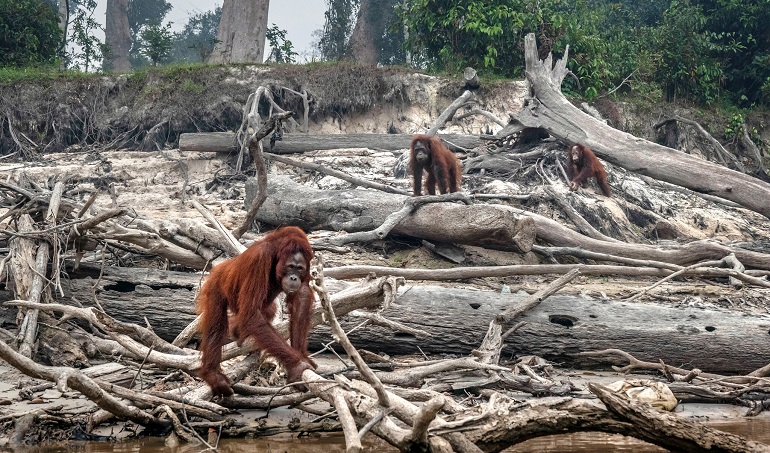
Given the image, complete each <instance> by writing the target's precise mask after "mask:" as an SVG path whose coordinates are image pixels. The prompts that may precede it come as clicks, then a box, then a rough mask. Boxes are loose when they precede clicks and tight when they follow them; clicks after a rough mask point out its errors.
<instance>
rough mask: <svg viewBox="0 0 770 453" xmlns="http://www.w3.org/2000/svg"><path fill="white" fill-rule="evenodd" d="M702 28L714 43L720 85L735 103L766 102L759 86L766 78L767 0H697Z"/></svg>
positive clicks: (769, 53)
mask: <svg viewBox="0 0 770 453" xmlns="http://www.w3.org/2000/svg"><path fill="white" fill-rule="evenodd" d="M698 4H699V5H701V7H702V8H703V11H704V15H705V17H706V30H708V31H709V32H710V33H712V36H713V40H714V41H715V42H716V43H718V45H719V47H718V52H717V58H719V60H720V61H721V62H722V65H723V68H724V88H725V90H726V91H727V92H728V93H729V94H730V96H731V99H732V100H733V101H735V102H736V103H737V104H739V105H743V106H751V105H753V104H755V103H765V104H766V105H770V97H768V96H767V95H766V94H763V93H762V90H761V87H762V85H763V84H764V83H765V82H766V81H767V80H768V78H770V32H768V30H770V28H769V26H768V24H770V0H699V1H698Z"/></svg>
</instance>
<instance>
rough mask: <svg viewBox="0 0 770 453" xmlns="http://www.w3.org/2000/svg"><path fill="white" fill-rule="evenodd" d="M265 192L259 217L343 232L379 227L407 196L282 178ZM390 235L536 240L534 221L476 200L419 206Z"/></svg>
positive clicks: (513, 244)
mask: <svg viewBox="0 0 770 453" xmlns="http://www.w3.org/2000/svg"><path fill="white" fill-rule="evenodd" d="M267 192H268V197H267V200H266V201H265V203H264V204H263V205H262V208H261V209H260V210H259V212H258V213H257V220H258V221H260V222H266V223H269V224H272V225H297V226H300V227H302V228H304V229H307V230H319V229H326V230H338V231H339V230H345V231H347V232H357V231H369V230H373V229H375V228H377V227H379V226H380V225H381V224H382V223H383V222H384V221H385V219H386V218H387V217H388V216H389V215H390V214H392V213H393V212H396V211H398V210H400V209H401V208H402V206H403V203H404V200H405V199H406V198H407V197H406V196H401V195H396V194H389V195H387V196H386V195H383V194H382V193H380V192H376V191H370V190H326V191H324V190H318V189H314V188H311V187H307V186H302V185H300V184H297V183H295V182H294V181H292V180H291V179H290V178H288V177H281V176H275V177H273V178H271V179H270V181H268V190H267ZM247 201H248V200H247ZM297 213H302V215H301V216H298V215H297ZM392 233H393V234H400V235H407V236H413V237H418V238H421V239H427V240H432V241H440V242H454V243H459V244H469V245H480V246H483V247H489V248H495V249H501V250H517V251H522V252H526V251H529V250H530V249H531V248H532V244H533V243H534V239H535V236H534V225H533V224H532V223H531V222H530V221H529V220H528V219H527V218H526V216H521V215H516V214H514V213H513V212H512V211H511V212H506V211H504V210H500V209H497V208H496V207H494V206H492V205H481V204H479V205H471V206H466V205H460V204H454V203H433V204H429V205H425V206H421V207H420V208H418V209H417V210H416V211H415V212H414V214H413V215H411V216H409V217H407V218H406V219H404V220H403V221H401V222H400V223H399V224H398V225H396V226H395V227H394V228H393V230H392Z"/></svg>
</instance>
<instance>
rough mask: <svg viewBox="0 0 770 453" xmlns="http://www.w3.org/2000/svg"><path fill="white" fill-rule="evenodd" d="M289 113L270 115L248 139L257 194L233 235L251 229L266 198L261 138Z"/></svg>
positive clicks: (289, 114)
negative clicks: (254, 171) (255, 172)
mask: <svg viewBox="0 0 770 453" xmlns="http://www.w3.org/2000/svg"><path fill="white" fill-rule="evenodd" d="M258 103H259V98H258V97H257V98H256V99H255V101H254V105H256V104H258ZM291 115H292V112H284V113H277V114H275V115H272V116H271V117H270V119H269V120H267V121H266V122H265V124H264V125H263V126H262V128H261V129H259V130H258V131H257V132H256V133H254V136H252V137H251V138H250V139H249V143H248V145H249V153H251V160H252V161H253V162H254V168H255V169H256V171H257V175H256V178H257V194H256V196H255V197H254V200H252V201H251V206H249V210H248V212H247V213H246V218H245V219H244V220H243V223H241V226H239V227H238V228H236V229H235V231H233V236H235V237H236V238H240V237H241V236H243V233H245V232H246V231H248V230H250V229H251V225H252V224H253V223H254V218H256V216H257V211H258V210H259V208H260V207H261V206H262V203H264V202H265V199H267V166H266V165H265V157H264V156H263V155H262V139H263V138H265V137H266V136H267V135H268V134H269V133H270V132H272V131H274V130H275V129H276V128H277V127H280V124H281V121H282V120H284V119H286V118H288V117H290V116H291Z"/></svg>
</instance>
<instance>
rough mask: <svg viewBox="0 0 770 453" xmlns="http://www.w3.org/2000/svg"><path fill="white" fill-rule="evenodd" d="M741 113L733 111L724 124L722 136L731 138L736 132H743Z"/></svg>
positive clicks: (735, 135) (736, 134)
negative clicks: (725, 124)
mask: <svg viewBox="0 0 770 453" xmlns="http://www.w3.org/2000/svg"><path fill="white" fill-rule="evenodd" d="M743 122H744V120H743V115H741V114H740V113H735V114H733V116H731V117H730V119H729V120H728V122H727V126H725V132H724V136H725V139H727V140H732V139H734V138H735V137H737V136H738V134H742V133H743Z"/></svg>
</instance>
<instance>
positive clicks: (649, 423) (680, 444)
mask: <svg viewBox="0 0 770 453" xmlns="http://www.w3.org/2000/svg"><path fill="white" fill-rule="evenodd" d="M588 388H589V390H591V393H593V394H594V395H596V396H598V397H599V399H600V400H601V401H602V402H603V403H604V405H605V406H607V409H608V410H609V411H610V412H612V413H613V414H615V415H617V416H619V417H621V418H622V419H624V420H628V421H629V422H631V423H632V424H633V425H634V427H635V432H636V434H634V436H635V437H639V438H640V439H643V440H646V441H647V442H650V443H653V444H656V445H660V446H661V447H665V448H671V447H674V446H676V448H677V450H681V451H704V450H709V451H720V452H736V453H737V452H745V451H756V452H770V446H768V445H763V444H759V443H757V442H753V441H750V440H747V439H746V438H745V437H742V436H737V435H735V434H729V433H726V432H724V431H719V430H716V429H713V428H709V427H707V426H705V425H703V424H702V423H698V422H692V421H689V420H684V419H682V418H680V417H677V416H676V415H673V414H671V413H669V412H665V411H660V410H655V409H653V408H652V407H651V406H650V405H649V404H645V403H640V402H636V401H631V400H628V399H626V398H623V397H621V396H619V395H618V394H615V393H613V392H612V391H610V390H609V389H608V388H606V387H604V386H602V385H599V384H596V383H593V382H590V383H589V384H588Z"/></svg>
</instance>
